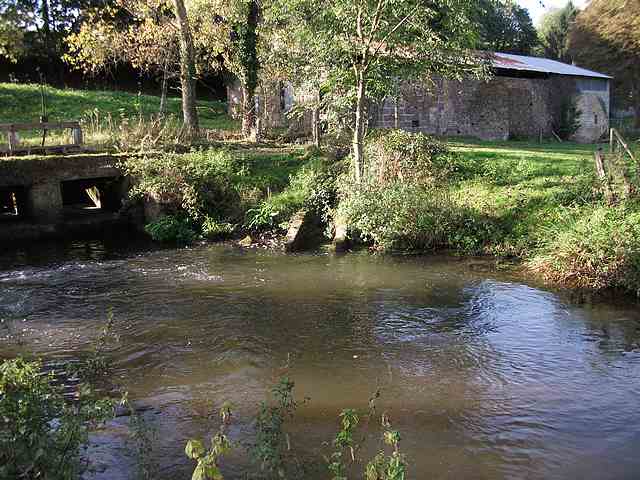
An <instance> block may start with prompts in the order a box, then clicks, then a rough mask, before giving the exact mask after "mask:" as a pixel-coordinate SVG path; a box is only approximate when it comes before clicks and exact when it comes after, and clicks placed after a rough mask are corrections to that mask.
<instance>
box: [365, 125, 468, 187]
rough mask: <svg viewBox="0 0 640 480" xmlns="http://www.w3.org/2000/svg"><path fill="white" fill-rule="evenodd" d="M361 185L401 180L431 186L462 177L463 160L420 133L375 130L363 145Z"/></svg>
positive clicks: (436, 141) (464, 165)
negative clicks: (364, 163) (363, 181)
mask: <svg viewBox="0 0 640 480" xmlns="http://www.w3.org/2000/svg"><path fill="white" fill-rule="evenodd" d="M365 154H366V165H365V173H364V177H365V182H366V183H375V184H385V183H392V182H395V181H402V182H405V183H419V184H426V185H434V184H439V183H442V182H448V181H449V180H451V179H452V178H454V177H456V176H458V175H460V174H462V173H463V172H464V171H465V169H466V167H467V166H468V165H467V162H466V161H465V159H464V158H463V157H461V156H459V155H457V154H455V153H453V152H451V151H449V149H448V147H447V146H446V145H445V144H444V143H442V142H440V141H439V140H436V139H435V138H433V137H429V136H427V135H425V134H423V133H410V132H405V131H403V130H385V131H377V132H374V134H372V135H371V137H370V138H369V139H367V143H366V146H365Z"/></svg>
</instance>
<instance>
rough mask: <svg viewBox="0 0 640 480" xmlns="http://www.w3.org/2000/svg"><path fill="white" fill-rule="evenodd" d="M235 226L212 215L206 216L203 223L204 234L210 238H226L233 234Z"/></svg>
mask: <svg viewBox="0 0 640 480" xmlns="http://www.w3.org/2000/svg"><path fill="white" fill-rule="evenodd" d="M234 230H235V226H234V225H232V224H231V223H227V222H220V221H218V220H216V219H215V218H212V217H206V218H205V220H204V222H203V223H202V235H204V237H205V238H207V239H209V240H224V239H227V238H229V237H230V236H231V235H233V232H234Z"/></svg>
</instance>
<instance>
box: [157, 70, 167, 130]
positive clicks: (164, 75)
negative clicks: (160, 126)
mask: <svg viewBox="0 0 640 480" xmlns="http://www.w3.org/2000/svg"><path fill="white" fill-rule="evenodd" d="M168 76H169V70H168V68H167V61H166V60H165V62H164V69H163V70H162V90H161V92H160V108H159V109H158V113H159V115H160V118H162V117H164V116H165V114H166V113H167V88H168V85H167V83H168V78H167V77H168Z"/></svg>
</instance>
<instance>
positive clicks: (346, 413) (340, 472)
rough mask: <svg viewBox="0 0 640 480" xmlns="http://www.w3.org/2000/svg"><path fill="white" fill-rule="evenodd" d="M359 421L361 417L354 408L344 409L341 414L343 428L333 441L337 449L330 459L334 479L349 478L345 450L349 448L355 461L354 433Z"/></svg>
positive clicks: (352, 459) (330, 469)
mask: <svg viewBox="0 0 640 480" xmlns="http://www.w3.org/2000/svg"><path fill="white" fill-rule="evenodd" d="M359 422H360V417H359V416H358V413H357V412H356V411H355V410H353V409H347V410H343V411H342V413H341V414H340V425H341V429H340V431H339V432H338V434H337V435H336V438H335V440H334V441H333V446H334V448H335V450H334V452H333V453H332V454H331V457H330V458H329V459H328V463H329V471H330V472H331V475H332V480H347V468H346V466H345V464H344V460H343V458H344V452H345V450H348V451H349V453H350V454H351V461H352V462H355V460H356V458H355V450H354V445H355V443H354V438H353V435H354V431H355V429H356V427H357V426H358V423H359Z"/></svg>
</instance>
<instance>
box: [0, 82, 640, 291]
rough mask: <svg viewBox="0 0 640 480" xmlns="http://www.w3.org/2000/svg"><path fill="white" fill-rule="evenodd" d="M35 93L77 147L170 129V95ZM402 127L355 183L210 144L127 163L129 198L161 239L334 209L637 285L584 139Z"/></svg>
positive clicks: (400, 244)
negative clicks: (423, 135)
mask: <svg viewBox="0 0 640 480" xmlns="http://www.w3.org/2000/svg"><path fill="white" fill-rule="evenodd" d="M47 99H48V100H47V102H48V106H49V107H48V108H49V112H50V116H51V119H52V120H69V119H78V118H80V119H83V121H84V123H85V126H86V129H87V130H86V131H87V137H88V140H89V143H91V142H92V141H93V142H95V143H96V144H98V145H107V144H109V142H111V144H110V145H112V146H116V148H120V149H126V148H125V147H126V146H127V145H130V146H133V147H135V149H137V150H144V149H145V147H147V146H148V145H151V146H153V145H154V144H153V141H154V138H160V139H169V143H171V137H172V135H175V134H176V131H178V130H179V115H180V100H179V99H178V98H170V99H169V104H168V110H169V112H170V113H171V114H172V117H173V118H175V120H174V123H173V124H171V123H170V121H169V122H167V123H165V124H162V125H159V124H152V123H144V122H140V119H147V118H151V117H152V116H153V114H154V113H155V112H156V111H157V108H158V105H159V101H160V100H159V98H157V97H153V96H148V95H132V94H128V93H123V92H101V91H77V90H56V89H52V88H47ZM0 105H2V108H0V122H26V121H33V120H34V119H37V118H38V117H39V115H40V93H39V87H38V86H36V85H15V84H0ZM199 111H200V114H201V124H202V126H203V128H205V129H214V130H216V131H218V132H224V131H227V132H233V130H234V129H237V127H238V125H237V122H235V121H233V120H231V119H229V118H228V117H227V116H226V114H225V112H224V105H223V104H221V103H219V102H200V104H199ZM403 135H405V136H402V135H401V136H399V137H398V138H396V139H395V140H394V141H395V143H394V144H393V145H392V147H393V148H395V149H396V150H395V153H393V152H392V154H391V156H390V157H389V158H388V159H386V160H385V161H383V162H382V163H379V164H378V165H376V164H375V162H376V161H378V160H380V159H377V160H376V158H377V157H376V156H377V155H379V154H380V151H379V150H378V151H376V150H375V148H378V147H380V145H378V147H376V146H375V145H374V144H375V140H371V142H373V143H372V146H369V147H368V148H369V149H370V151H369V154H368V158H369V159H370V161H371V162H373V163H372V164H371V165H369V166H368V167H367V168H368V169H369V170H371V169H373V170H371V171H372V172H374V174H373V175H372V179H370V182H369V183H368V184H367V186H366V188H364V189H362V190H359V189H358V188H354V182H353V179H351V178H350V177H349V175H348V174H347V173H344V169H343V174H342V179H341V180H339V179H338V181H337V183H336V180H337V179H336V172H338V170H339V168H338V169H337V168H335V166H334V165H333V164H332V162H330V161H328V160H327V158H326V155H323V154H322V153H320V152H314V151H312V150H309V149H305V148H302V147H300V146H293V145H289V146H282V145H275V144H274V145H271V146H264V145H263V146H256V145H248V144H243V143H240V142H226V143H225V142H222V144H220V143H219V142H218V143H217V144H216V147H215V148H210V147H207V146H206V145H205V146H200V147H198V148H199V149H198V150H194V151H192V152H190V153H185V154H175V153H172V154H166V155H165V156H164V157H160V158H161V160H153V161H148V162H147V163H146V164H145V163H138V164H137V165H131V166H130V168H131V169H132V170H131V171H132V173H133V174H135V175H136V176H137V177H138V178H141V179H143V182H142V183H141V185H140V188H139V190H140V191H139V192H138V194H139V195H151V196H154V197H157V198H159V199H160V200H162V201H163V202H165V203H166V204H167V205H170V207H169V212H170V213H171V214H172V216H173V217H174V218H178V219H179V223H178V224H170V225H161V228H160V230H162V229H163V228H165V227H167V228H166V229H168V231H169V236H168V237H169V238H172V237H176V233H177V234H178V236H180V235H181V232H182V231H183V230H186V231H187V235H186V237H185V239H186V240H190V239H192V238H195V236H198V235H204V236H205V237H209V238H218V237H220V236H224V235H229V234H230V233H231V232H233V233H235V234H238V233H239V232H240V233H244V232H258V231H264V230H278V229H280V228H281V226H282V225H283V224H284V223H285V222H286V221H287V220H288V218H289V216H290V215H292V214H293V213H294V212H295V211H296V210H297V209H299V208H301V207H303V206H307V207H309V206H312V207H313V208H316V209H317V210H318V211H319V213H321V214H322V215H323V216H325V217H332V216H333V215H334V214H335V213H336V212H337V213H338V214H339V215H341V216H343V217H344V219H345V220H346V221H347V223H348V225H349V228H350V231H351V234H352V236H353V237H354V239H356V240H363V241H364V242H366V243H369V244H370V245H371V246H373V247H375V248H377V249H379V250H391V251H393V250H418V251H425V250H438V249H447V250H453V251H455V252H459V253H461V254H488V255H498V256H505V257H515V258H519V259H522V260H523V261H524V264H525V265H526V267H527V269H528V270H530V271H531V272H534V273H535V274H536V275H539V276H541V277H543V278H544V279H545V280H546V281H548V282H550V283H556V284H559V285H564V286H570V287H578V288H593V289H598V290H599V289H606V288H623V289H627V290H630V291H633V292H638V291H639V290H640V253H639V252H640V227H638V225H639V223H640V213H639V212H640V206H639V204H638V202H636V201H633V200H625V201H623V202H621V203H620V204H619V205H617V206H615V207H611V206H609V205H607V204H606V202H605V201H604V199H603V197H602V194H601V193H600V192H599V189H598V185H597V182H596V181H595V178H594V166H593V154H594V151H595V150H596V149H597V148H598V146H595V145H579V144H574V143H570V142H565V143H557V142H547V143H530V142H519V141H509V142H481V141H477V140H469V139H459V138H457V139H448V140H446V141H442V142H432V140H424V139H423V140H419V141H418V143H415V142H416V141H417V140H416V138H415V136H411V135H408V134H403ZM150 137H153V138H150ZM38 138H39V136H38V135H34V136H33V138H32V140H34V141H36V140H37V139H38ZM114 142H120V145H116V144H115V143H114ZM145 142H149V143H145ZM420 142H423V144H419V143H420ZM425 142H426V143H425ZM392 143H393V142H392ZM220 145H222V146H220ZM633 145H634V146H633V148H634V149H635V150H637V151H638V153H640V149H639V148H637V147H638V144H637V143H635V142H634V144H633ZM371 148H373V150H371ZM421 149H424V151H423V152H422V150H421ZM169 150H171V149H169ZM421 152H422V153H421ZM385 162H387V163H385ZM136 169H137V170H136ZM376 169H377V170H376ZM633 173H634V176H635V173H636V172H633ZM373 177H375V178H373ZM385 177H388V178H387V180H385V181H384V182H382V183H379V182H378V180H379V179H381V178H385ZM336 185H338V186H339V185H342V187H341V188H342V189H341V191H340V192H338V191H337V189H336ZM338 193H339V194H340V198H341V201H340V202H339V205H338V202H337V201H336V198H337V195H338ZM171 205H172V206H171ZM188 232H191V233H188ZM154 233H160V234H159V235H158V238H165V237H166V235H164V234H163V232H161V231H158V230H156V231H155V232H154ZM165 233H166V232H165ZM182 233H184V232H182Z"/></svg>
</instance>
